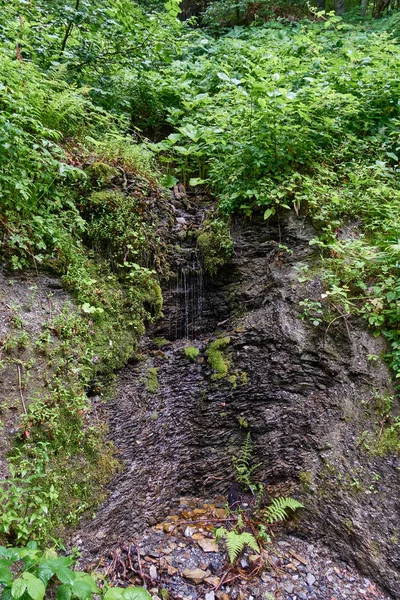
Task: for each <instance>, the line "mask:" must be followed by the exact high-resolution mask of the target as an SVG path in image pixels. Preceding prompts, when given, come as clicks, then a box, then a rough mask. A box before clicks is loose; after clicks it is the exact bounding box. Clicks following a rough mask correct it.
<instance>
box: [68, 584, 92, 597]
mask: <svg viewBox="0 0 400 600" xmlns="http://www.w3.org/2000/svg"><path fill="white" fill-rule="evenodd" d="M70 585H71V590H72V593H73V595H74V596H76V597H77V598H79V600H86V598H91V597H92V589H91V586H90V585H89V584H88V583H87V582H86V581H83V580H82V579H75V581H73V582H72V583H71V584H70Z"/></svg>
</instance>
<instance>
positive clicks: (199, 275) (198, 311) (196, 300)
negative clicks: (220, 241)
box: [168, 254, 205, 339]
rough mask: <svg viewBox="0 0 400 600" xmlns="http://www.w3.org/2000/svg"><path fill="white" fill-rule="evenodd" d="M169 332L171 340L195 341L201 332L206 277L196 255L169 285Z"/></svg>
mask: <svg viewBox="0 0 400 600" xmlns="http://www.w3.org/2000/svg"><path fill="white" fill-rule="evenodd" d="M169 295H170V300H169V304H170V306H171V310H170V311H169V323H168V331H169V336H170V338H171V339H179V338H186V339H195V338H196V336H197V335H198V334H199V332H200V328H201V319H202V316H203V312H204V307H205V299H204V276H203V268H202V265H201V263H200V260H199V259H198V257H197V256H196V255H194V256H193V254H192V256H191V260H190V261H188V262H187V263H186V264H182V265H180V267H179V268H178V273H177V274H176V275H175V277H173V278H172V280H171V281H170V284H169Z"/></svg>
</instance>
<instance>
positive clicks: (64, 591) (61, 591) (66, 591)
mask: <svg viewBox="0 0 400 600" xmlns="http://www.w3.org/2000/svg"><path fill="white" fill-rule="evenodd" d="M71 596H72V592H71V587H70V586H69V585H65V584H63V585H60V586H59V587H58V588H57V600H71Z"/></svg>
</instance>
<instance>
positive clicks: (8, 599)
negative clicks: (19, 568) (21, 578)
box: [1, 587, 13, 600]
mask: <svg viewBox="0 0 400 600" xmlns="http://www.w3.org/2000/svg"><path fill="white" fill-rule="evenodd" d="M1 600H13V597H12V594H11V588H10V587H7V588H4V590H3V592H2V594H1Z"/></svg>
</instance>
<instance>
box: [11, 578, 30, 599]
mask: <svg viewBox="0 0 400 600" xmlns="http://www.w3.org/2000/svg"><path fill="white" fill-rule="evenodd" d="M26 587H27V584H26V581H25V580H24V579H22V577H18V578H17V579H16V580H15V581H14V583H13V584H12V586H11V595H12V597H13V598H21V596H22V595H23V593H24V592H25V590H26Z"/></svg>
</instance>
